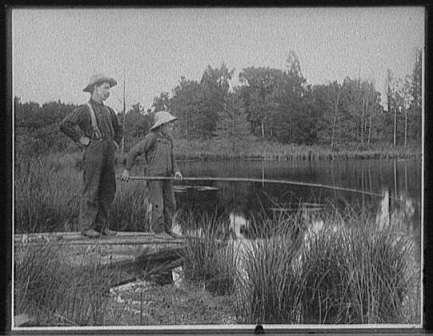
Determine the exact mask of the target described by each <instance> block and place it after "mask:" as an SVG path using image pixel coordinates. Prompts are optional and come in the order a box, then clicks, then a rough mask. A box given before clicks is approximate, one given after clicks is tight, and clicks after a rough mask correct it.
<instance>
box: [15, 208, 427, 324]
mask: <svg viewBox="0 0 433 336" xmlns="http://www.w3.org/2000/svg"><path fill="white" fill-rule="evenodd" d="M201 220H202V221H204V222H200V223H196V224H197V225H198V226H200V227H202V228H203V230H202V231H201V233H200V234H201V236H202V239H201V240H199V239H196V238H190V239H188V240H187V244H188V247H187V249H186V251H185V253H184V254H183V259H184V263H183V270H182V272H181V275H182V278H183V284H182V285H181V286H180V287H179V286H175V285H165V286H162V287H161V286H156V285H151V286H147V287H146V288H141V289H135V290H130V291H129V292H127V293H125V292H124V293H123V296H122V297H121V298H120V300H119V299H115V298H113V297H112V296H110V295H107V293H108V289H109V288H108V287H107V286H108V284H109V282H110V281H111V282H112V281H113V278H115V277H116V274H115V273H113V272H111V273H110V272H109V271H108V270H107V272H104V271H101V268H97V267H96V266H97V264H98V262H97V261H96V263H95V268H93V269H92V268H91V269H88V270H87V271H86V272H83V273H78V272H73V271H71V269H68V267H67V266H66V265H65V264H64V263H62V261H61V258H59V254H58V253H57V252H58V251H56V250H55V248H53V247H50V246H44V247H43V248H39V249H28V250H26V251H25V252H24V254H23V255H22V256H21V257H20V258H18V259H17V260H16V265H15V274H16V279H15V313H16V314H19V313H23V312H26V313H28V314H29V315H30V316H32V317H34V320H36V324H38V325H68V326H78V325H140V324H142V325H159V324H166V325H169V324H178V325H181V324H196V323H200V324H208V323H209V324H213V323H219V324H223V323H231V324H233V323H242V324H244V323H247V324H256V323H279V324H281V323H282V324H317V323H325V324H335V323H337V324H372V323H378V324H380V323H397V324H398V323H419V321H420V307H419V299H420V296H419V283H420V267H419V265H418V264H417V263H416V261H415V257H414V249H413V242H412V241H411V239H410V237H408V236H403V235H401V232H400V231H399V230H396V229H395V228H394V227H393V226H392V225H391V226H388V227H386V228H384V229H382V230H379V229H378V227H377V226H376V225H375V223H373V222H371V221H369V220H368V219H367V220H366V219H365V218H363V217H360V216H359V217H356V216H355V215H354V214H351V215H350V216H341V215H335V216H329V217H327V218H325V221H324V226H323V228H322V229H320V230H311V225H310V224H309V223H308V222H306V221H305V219H302V217H301V216H294V217H292V218H285V219H281V218H280V219H276V220H274V222H273V223H271V222H267V223H264V225H263V226H262V229H261V230H269V231H268V232H262V233H261V234H262V235H263V236H268V238H266V239H253V240H227V241H226V243H225V245H224V246H222V245H220V244H217V243H216V238H221V235H220V233H218V231H217V230H216V226H215V225H214V224H215V223H216V222H215V221H219V220H220V219H218V218H213V219H212V218H211V219H210V221H209V218H205V217H202V218H201ZM257 220H261V219H257ZM186 224H188V223H186ZM288 224H290V225H288ZM294 228H297V230H294ZM295 231H298V233H296V232H295ZM299 232H300V233H299ZM97 269H98V271H96V270H97ZM92 270H93V271H92ZM102 270H103V269H102Z"/></svg>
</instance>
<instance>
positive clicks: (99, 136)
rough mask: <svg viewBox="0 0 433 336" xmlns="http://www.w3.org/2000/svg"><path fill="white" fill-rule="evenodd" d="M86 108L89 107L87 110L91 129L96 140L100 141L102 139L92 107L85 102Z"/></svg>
mask: <svg viewBox="0 0 433 336" xmlns="http://www.w3.org/2000/svg"><path fill="white" fill-rule="evenodd" d="M87 106H88V107H89V110H90V119H91V121H92V128H93V133H94V136H95V137H96V139H100V138H102V133H101V131H100V130H99V127H98V123H97V122H96V116H95V111H94V110H93V107H92V105H91V104H90V102H87Z"/></svg>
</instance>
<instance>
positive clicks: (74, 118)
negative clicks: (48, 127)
mask: <svg viewBox="0 0 433 336" xmlns="http://www.w3.org/2000/svg"><path fill="white" fill-rule="evenodd" d="M83 110H84V109H83V107H82V106H80V107H78V108H76V109H75V110H74V111H72V113H71V114H69V115H67V116H66V117H65V119H63V121H62V122H61V123H60V125H59V128H60V130H61V131H62V132H63V133H64V134H66V135H67V136H68V137H69V138H71V139H72V140H73V141H74V142H76V143H78V142H79V141H80V137H81V136H82V132H80V131H79V130H78V127H77V126H78V125H79V124H80V123H82V122H83Z"/></svg>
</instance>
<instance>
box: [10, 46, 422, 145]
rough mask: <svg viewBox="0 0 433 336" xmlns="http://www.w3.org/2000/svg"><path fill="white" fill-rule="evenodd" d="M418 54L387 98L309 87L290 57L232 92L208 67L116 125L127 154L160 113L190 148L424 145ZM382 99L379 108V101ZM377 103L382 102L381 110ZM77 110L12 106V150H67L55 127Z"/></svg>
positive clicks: (227, 78) (353, 82)
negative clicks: (197, 144) (201, 144)
mask: <svg viewBox="0 0 433 336" xmlns="http://www.w3.org/2000/svg"><path fill="white" fill-rule="evenodd" d="M421 57H422V53H421V50H418V51H417V57H416V61H415V64H414V66H413V71H412V73H411V74H408V75H407V76H405V77H404V78H395V77H394V76H393V74H392V72H391V70H388V72H387V74H386V79H387V81H386V88H385V89H386V90H385V91H386V96H385V97H381V95H380V93H379V92H378V91H377V89H376V87H375V83H374V82H373V81H369V80H365V79H361V78H350V77H346V78H345V79H344V80H343V81H342V82H337V81H333V82H329V83H325V84H320V85H311V84H308V82H307V79H306V78H305V77H304V76H303V74H302V70H301V64H300V61H299V58H298V57H297V55H296V53H295V52H294V51H290V52H289V54H288V57H287V60H286V66H285V69H275V68H269V67H247V68H244V69H242V71H241V72H240V73H239V84H238V85H237V86H232V85H231V82H232V79H233V74H234V69H229V68H228V67H227V66H226V65H225V64H222V65H221V66H220V67H216V68H213V67H211V66H208V67H207V68H206V69H205V71H204V72H203V75H202V76H201V79H200V80H191V79H187V78H185V77H181V79H180V81H179V83H178V84H177V86H176V87H175V88H173V90H172V91H171V93H169V92H162V93H161V94H160V95H159V96H157V97H155V98H154V101H153V104H152V108H151V109H147V110H145V109H143V108H142V106H141V104H139V103H136V104H134V105H133V106H132V107H131V108H130V109H129V110H128V111H126V114H125V117H123V113H122V112H123V111H119V112H118V116H119V121H120V122H121V123H122V124H123V123H124V124H125V125H124V133H125V149H128V148H129V147H130V146H131V145H132V144H133V143H134V142H135V141H137V138H140V137H143V136H144V135H145V134H147V132H149V129H150V127H151V125H152V123H153V116H154V113H155V112H158V111H160V110H163V109H165V108H168V109H170V111H171V112H172V113H173V114H174V115H175V116H176V117H177V118H178V123H177V126H176V129H175V137H177V138H183V139H187V140H190V141H193V140H203V139H224V140H225V141H230V142H232V143H233V144H235V143H236V142H237V141H242V140H248V139H250V138H261V139H264V140H267V141H275V142H279V143H296V144H307V145H313V144H317V145H329V146H331V147H332V148H334V147H338V146H339V145H344V144H356V145H357V146H359V148H362V147H363V146H364V147H367V146H369V145H372V144H378V143H379V144H393V145H395V146H407V145H412V144H416V145H417V144H420V143H421V127H422V125H421V112H422V109H421V105H422V97H421V78H422V66H421V64H422V59H421ZM381 100H383V101H381ZM382 102H385V104H384V105H385V107H386V108H384V107H383V104H381V103H382ZM75 107H76V105H73V104H64V103H62V102H60V101H58V102H49V103H45V104H43V105H39V104H37V103H34V102H26V103H22V102H21V101H20V99H19V98H18V97H15V99H14V109H15V143H16V147H18V149H21V150H24V151H26V152H28V153H42V152H46V151H60V150H65V149H66V150H67V149H68V148H71V144H70V141H68V139H66V137H65V136H63V135H62V134H60V132H59V131H58V123H59V122H60V121H61V120H62V119H63V118H64V117H65V116H66V114H67V113H70V112H71V111H72V110H73V109H74V108H75Z"/></svg>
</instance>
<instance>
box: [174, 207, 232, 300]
mask: <svg viewBox="0 0 433 336" xmlns="http://www.w3.org/2000/svg"><path fill="white" fill-rule="evenodd" d="M184 218H185V221H186V222H184V223H183V225H184V226H185V227H188V228H190V231H189V233H188V232H187V238H186V248H185V250H184V252H183V254H182V258H183V273H184V278H185V279H186V280H187V281H191V282H193V283H203V284H204V285H205V287H206V289H208V290H209V291H210V292H212V293H214V294H216V295H227V294H230V293H232V292H233V290H234V281H235V278H236V261H235V258H236V255H235V252H234V250H233V249H232V247H231V246H229V245H227V244H225V243H224V242H223V241H222V238H224V236H225V233H226V232H227V229H228V223H227V222H225V221H223V220H222V218H221V217H218V216H216V215H211V214H206V213H204V214H201V215H199V217H197V215H193V214H192V213H188V214H187V215H186V216H184ZM197 224H198V225H197ZM191 233H193V235H192V236H191Z"/></svg>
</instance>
